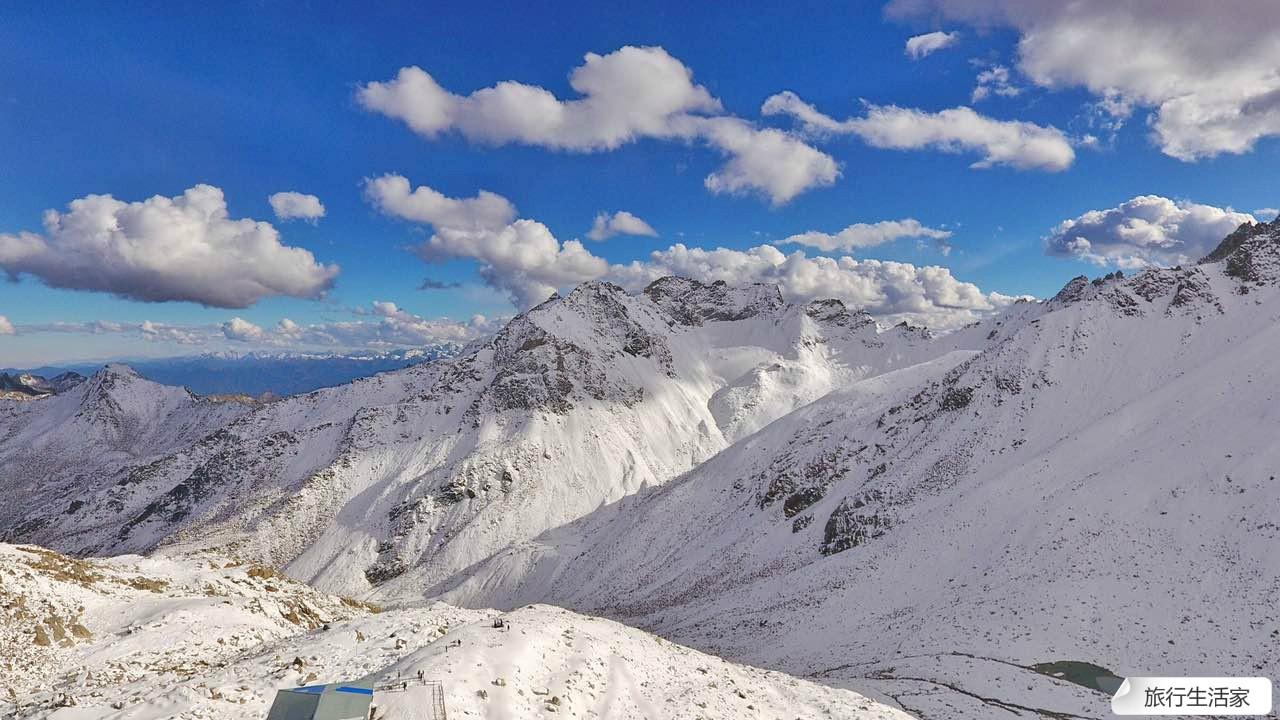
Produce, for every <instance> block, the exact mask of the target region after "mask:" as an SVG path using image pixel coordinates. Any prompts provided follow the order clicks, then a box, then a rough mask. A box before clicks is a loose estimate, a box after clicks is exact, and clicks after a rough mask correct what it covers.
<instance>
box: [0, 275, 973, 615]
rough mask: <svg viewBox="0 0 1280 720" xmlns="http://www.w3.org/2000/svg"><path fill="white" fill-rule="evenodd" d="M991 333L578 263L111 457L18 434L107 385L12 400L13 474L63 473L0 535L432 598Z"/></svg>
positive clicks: (759, 288)
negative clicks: (461, 328) (232, 564)
mask: <svg viewBox="0 0 1280 720" xmlns="http://www.w3.org/2000/svg"><path fill="white" fill-rule="evenodd" d="M980 342H981V338H980V337H976V336H972V335H971V334H964V333H961V334H957V335H955V336H953V337H949V338H947V339H945V340H935V339H932V338H930V337H929V335H928V333H926V332H924V331H922V330H919V329H914V328H908V327H905V326H902V327H896V328H891V329H888V330H885V331H883V332H882V331H880V330H879V329H878V328H877V327H876V324H875V322H874V321H873V320H872V319H871V318H870V317H869V316H868V315H866V314H865V313H860V312H850V311H848V310H846V309H845V307H844V306H843V305H841V304H840V303H839V302H837V301H819V302H814V303H810V304H807V305H803V306H795V305H789V304H787V303H785V302H783V300H782V297H781V295H780V294H779V292H778V290H777V288H776V287H773V286H764V285H754V286H748V287H742V288H733V287H728V286H726V285H724V284H723V283H719V284H712V285H704V284H701V283H697V282H694V281H690V280H683V279H679V278H666V279H663V280H659V281H657V282H655V283H654V284H653V285H651V286H650V287H649V288H647V289H646V290H645V291H644V292H643V293H640V294H637V295H630V294H628V293H626V292H625V291H623V290H622V289H621V288H618V287H616V286H612V285H609V284H606V283H587V284H584V285H582V286H580V287H579V288H578V289H576V290H575V291H574V292H573V293H572V294H570V295H568V296H567V297H564V298H553V299H551V300H549V301H547V302H546V303H543V304H542V305H540V306H538V307H536V308H534V309H532V310H530V311H529V312H528V313H526V314H524V315H521V316H519V317H517V318H515V319H514V320H512V321H511V323H509V324H508V325H507V326H506V327H505V328H504V329H503V330H502V331H501V332H500V333H498V334H497V335H496V336H495V337H493V338H491V339H489V340H487V341H484V342H480V343H478V344H476V345H474V346H472V347H471V348H469V349H468V350H466V351H465V352H463V353H461V354H460V355H459V356H457V357H456V358H452V359H448V360H444V361H440V362H436V363H430V364H424V365H419V366H415V367H412V368H408V369H405V370H401V371H397V372H391V373H384V374H382V375H378V376H375V377H372V378H367V379H363V380H359V381H356V382H353V383H351V384H348V385H344V386H341V387H337V388H331V389H327V390H321V391H316V392H313V393H309V394H307V395H302V396H297V397H293V398H289V399H287V400H284V401H281V402H276V403H271V404H269V405H266V406H262V407H259V408H256V409H254V410H253V411H251V412H250V411H247V410H245V409H243V408H238V407H237V408H236V409H235V412H236V413H239V414H238V415H235V416H234V417H232V416H230V415H231V413H232V411H231V410H225V411H224V412H223V413H222V414H218V415H216V416H215V417H209V418H206V417H205V415H202V414H200V413H204V412H206V408H207V407H208V406H209V403H208V402H207V401H198V402H195V404H194V405H192V406H191V407H190V408H187V409H182V408H170V405H168V404H165V405H163V408H160V409H157V410H156V412H155V413H153V415H154V417H155V418H157V419H156V421H155V423H156V427H157V428H158V429H164V430H165V431H166V432H167V433H168V434H160V435H154V436H153V435H150V434H146V433H132V434H126V435H125V436H124V437H126V438H129V439H132V440H133V443H132V445H128V446H127V447H126V446H125V443H124V442H123V441H121V443H120V445H121V447H120V452H117V453H116V454H115V455H112V456H111V458H112V459H113V462H112V463H106V462H103V461H101V460H99V459H98V453H97V449H96V448H97V447H98V446H97V445H93V444H88V445H85V446H84V447H83V448H76V447H74V443H73V442H70V441H69V442H68V443H60V444H58V445H57V447H54V448H52V450H53V451H54V452H53V455H50V454H49V453H43V452H42V451H41V447H40V446H39V445H36V446H32V445H30V444H29V436H33V435H39V436H41V437H46V435H45V434H46V433H56V432H61V431H60V430H59V431H54V430H53V429H52V428H54V427H56V423H57V421H58V420H59V418H61V417H63V416H69V415H70V414H71V413H75V415H74V417H75V418H76V422H77V423H89V422H90V421H92V420H93V419H94V418H96V417H97V416H96V415H92V414H89V413H86V411H84V410H83V409H82V406H81V405H77V404H76V403H77V402H87V401H88V399H91V398H96V397H97V396H96V395H85V398H83V399H79V400H78V398H79V396H75V397H73V396H72V395H70V394H68V395H67V396H65V397H61V396H60V397H58V398H54V399H53V400H51V401H49V402H50V404H49V405H43V404H41V403H43V402H44V401H41V402H39V403H26V404H25V406H24V409H23V410H22V411H21V413H22V414H20V415H15V414H12V411H11V414H10V416H8V418H6V417H4V416H0V468H4V469H5V474H4V476H3V480H4V482H5V484H6V485H12V484H17V485H20V486H24V487H29V488H30V487H35V486H36V484H37V483H34V482H30V481H31V480H36V479H37V476H36V475H28V473H26V472H25V471H24V470H23V468H25V467H38V468H39V473H41V475H40V477H45V478H53V479H55V480H56V482H54V483H53V484H52V485H50V488H52V490H51V491H46V492H43V493H40V494H39V495H23V496H22V501H21V502H20V504H19V508H20V509H18V510H16V511H15V513H13V514H12V515H11V516H4V515H0V520H2V521H3V522H0V532H4V533H5V534H4V535H3V536H0V537H6V538H7V539H9V540H11V541H20V542H34V543H37V544H41V545H45V546H49V547H54V548H57V549H60V550H64V551H68V552H74V553H89V554H111V553H118V552H150V551H153V550H156V549H157V548H160V549H162V550H163V551H164V552H167V553H180V552H188V551H202V550H208V549H216V550H217V551H219V552H222V553H225V554H229V555H232V556H234V557H239V558H243V559H245V560H247V561H255V562H262V563H266V564H269V565H271V566H273V567H281V568H284V569H285V570H286V572H288V573H289V574H290V575H292V576H294V577H296V578H299V579H303V580H306V581H308V582H311V583H313V584H314V585H316V586H317V587H320V588H322V589H325V590H328V591H332V592H339V593H343V594H348V595H365V594H368V593H370V592H371V591H374V590H377V591H378V593H379V594H380V595H381V596H383V597H391V596H393V595H398V596H401V597H420V596H421V595H422V594H423V592H424V591H425V590H426V589H428V588H430V587H432V586H434V585H436V584H439V583H443V582H448V581H452V580H453V579H454V576H455V575H456V573H458V572H460V571H463V570H464V569H465V568H467V567H469V566H471V565H472V564H474V563H476V562H479V561H481V560H484V559H485V558H487V557H489V556H490V555H491V554H493V553H495V552H498V551H500V550H502V549H504V548H506V547H508V546H509V545H511V544H512V543H516V542H521V541H524V540H527V539H530V538H533V537H535V536H536V535H538V534H539V533H541V532H543V531H545V530H548V529H551V528H555V527H558V526H560V525H563V524H564V523H567V522H570V521H572V520H575V519H577V518H579V517H581V516H583V515H586V514H587V513H589V512H591V511H593V510H595V509H596V508H598V507H601V506H602V505H605V504H607V503H610V502H614V501H617V500H619V499H620V498H623V497H625V496H627V495H629V494H631V493H634V492H636V491H638V490H640V489H641V488H644V487H647V486H656V485H660V484H662V483H664V482H666V481H667V480H669V479H670V478H672V477H674V476H676V475H678V474H680V473H682V472H684V471H686V470H688V469H690V468H692V467H694V466H695V465H697V464H698V463H700V462H702V461H703V460H705V459H707V458H709V457H711V456H712V455H714V454H715V453H716V452H718V451H720V450H721V449H723V448H724V447H726V446H727V445H728V444H729V443H730V442H732V441H733V440H736V439H738V438H740V437H743V436H745V435H747V434H749V433H751V432H753V431H755V430H756V429H758V428H760V427H762V426H763V425H765V424H767V423H768V422H769V421H771V420H774V419H775V418H777V417H780V416H782V415H784V414H786V413H788V412H790V411H792V410H794V409H795V408H797V407H800V406H802V405H804V404H805V403H808V402H810V401H812V400H815V399H817V398H819V397H821V396H823V395H825V394H826V393H828V392H829V391H831V390H832V389H833V388H835V387H839V386H842V385H845V384H847V383H849V382H851V381H853V380H856V379H858V378H862V377H868V376H873V375H876V374H878V373H880V372H883V371H885V370H889V369H893V368H898V367H904V366H909V365H913V364H915V363H917V362H920V361H921V360H925V359H929V358H932V357H935V356H937V355H939V354H941V353H943V352H945V351H947V349H949V348H951V347H952V346H954V345H955V344H957V343H971V344H975V346H976V344H977V343H980ZM107 385H111V386H113V387H115V386H121V385H127V387H128V388H129V389H130V392H128V393H121V392H117V393H116V394H117V395H126V396H127V397H129V398H135V397H142V396H144V395H145V393H142V392H134V391H133V390H134V389H144V387H145V386H152V385H153V384H151V383H145V381H141V380H140V379H138V378H136V377H133V376H131V375H129V374H128V373H127V371H126V370H123V369H120V368H108V369H107V370H104V371H103V372H101V373H99V374H98V375H95V377H94V378H93V379H91V380H90V381H89V382H88V383H85V387H86V390H85V392H86V393H91V392H92V388H95V387H102V386H107ZM170 390H171V391H172V392H169V393H168V394H174V393H181V394H182V396H183V397H187V398H188V400H190V396H189V394H187V393H185V392H183V391H180V390H177V389H170ZM152 395H154V396H156V397H160V396H165V397H167V395H166V394H165V393H152ZM193 402H194V401H193ZM54 403H57V404H54ZM119 404H121V405H124V404H125V403H123V402H122V403H119ZM161 410H163V412H161ZM116 424H117V425H119V424H120V423H116ZM112 427H114V426H112ZM179 430H181V433H179ZM100 432H102V431H100V430H99V429H98V428H97V426H96V425H94V426H91V427H89V428H87V429H85V430H83V431H80V430H77V434H79V435H85V436H89V437H94V434H95V433H100ZM179 435H180V436H179ZM51 437H60V436H58V435H56V434H55V435H51ZM42 442H44V441H42ZM64 446H65V447H64ZM113 447H114V446H113ZM116 458H119V460H118V461H117V460H116ZM125 460H127V462H126V461H125Z"/></svg>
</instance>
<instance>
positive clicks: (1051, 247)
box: [1045, 195, 1255, 268]
mask: <svg viewBox="0 0 1280 720" xmlns="http://www.w3.org/2000/svg"><path fill="white" fill-rule="evenodd" d="M1254 220H1255V218H1254V216H1252V215H1250V214H1248V213H1241V212H1236V211H1234V210H1232V209H1231V208H1219V207H1214V206H1213V205H1201V204H1199V203H1193V202H1190V201H1188V200H1179V201H1174V200H1170V199H1169V198H1166V197H1161V196H1159V195H1141V196H1138V197H1135V198H1133V199H1132V200H1129V201H1127V202H1124V203H1121V204H1120V205H1118V206H1116V207H1113V208H1107V209H1105V210H1091V211H1089V212H1087V213H1085V214H1083V215H1081V216H1080V217H1077V218H1074V219H1071V220H1066V221H1064V222H1062V223H1060V224H1059V225H1058V226H1057V227H1056V228H1054V229H1053V232H1052V233H1051V234H1050V235H1049V236H1048V237H1047V238H1045V249H1046V252H1048V254H1050V255H1058V256H1063V257H1074V258H1078V259H1081V260H1087V261H1089V262H1092V263H1095V264H1098V265H1113V266H1117V267H1121V268H1141V267H1147V266H1150V265H1159V266H1169V265H1182V264H1187V263H1191V262H1195V261H1196V260H1198V259H1200V258H1202V257H1204V256H1205V255H1208V254H1209V252H1210V251H1212V250H1213V249H1214V248H1215V247H1217V245H1218V243H1219V242H1221V241H1222V239H1223V238H1224V237H1226V236H1227V235H1228V234H1230V233H1231V232H1232V231H1234V230H1235V229H1236V228H1238V227H1240V225H1241V224H1243V223H1246V222H1253V221H1254Z"/></svg>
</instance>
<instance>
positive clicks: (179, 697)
mask: <svg viewBox="0 0 1280 720" xmlns="http://www.w3.org/2000/svg"><path fill="white" fill-rule="evenodd" d="M0 579H3V583H0V601H2V607H3V608H4V609H3V612H4V620H5V622H4V623H3V624H0V647H2V648H3V656H2V657H3V658H4V663H3V665H0V693H2V695H0V713H4V714H5V717H14V718H23V719H26V718H49V719H57V720H89V719H98V718H118V719H120V720H125V719H128V720H161V719H165V720H168V719H176V718H182V719H190V720H195V719H197V718H199V719H210V720H211V719H213V718H218V719H219V720H221V719H227V720H236V719H241V718H243V719H244V720H249V719H253V720H258V719H260V718H262V717H263V716H264V715H265V713H266V711H267V708H268V707H269V706H270V704H271V701H272V699H273V698H274V696H275V692H276V689H277V688H281V687H296V686H299V685H304V684H315V683H319V682H329V681H339V680H358V679H362V678H366V677H367V678H369V679H372V680H375V681H394V680H396V679H398V678H405V679H409V680H413V679H416V677H417V672H418V671H419V670H422V671H423V672H424V673H425V674H426V675H427V677H429V678H431V679H434V680H438V681H440V682H441V683H442V685H443V690H444V695H445V703H446V708H447V711H448V714H449V717H452V718H466V717H475V718H480V717H484V718H535V717H556V718H602V717H603V718H644V717H648V718H654V717H664V718H695V717H700V718H708V719H717V718H723V719H725V720H728V719H730V718H739V717H755V716H758V717H805V718H811V717H812V718H821V717H830V718H851V719H863V720H905V719H906V717H907V716H905V715H903V714H902V713H900V712H897V711H894V710H892V709H889V708H887V707H884V706H882V705H878V704H876V703H874V702H872V701H869V700H867V699H866V698H864V697H862V696H859V695H857V694H856V693H853V692H849V691H845V690H837V689H834V688H830V687H825V686H822V685H818V684H815V683H812V682H807V681H803V680H798V679H796V678H792V677H788V676H785V675H782V674H780V673H776V672H768V671H764V670H757V669H755V668H750V667H745V666H741V665H736V664H733V663H728V662H725V661H723V660H721V659H719V658H715V657H711V656H708V655H704V654H702V653H699V652H697V651H694V650H690V649H688V648H684V647H681V646H679V645H674V644H672V643H670V642H667V641H665V640H662V639H661V638H658V637H655V636H652V635H649V634H647V633H644V632H642V631H639V630H634V629H631V628H627V627H625V626H622V625H619V624H618V623H615V622H612V621H609V620H603V619H598V618H588V617H584V616H581V615H577V614H575V613H571V612H568V611H566V610H562V609H559V608H551V607H546V606H535V607H528V608H523V609H521V610H517V611H515V612H512V613H508V614H506V615H504V616H502V617H503V619H504V620H505V622H506V627H505V628H504V629H495V628H493V627H492V626H493V622H492V619H493V618H494V617H497V613H496V612H494V611H489V610H461V609H458V608H453V607H450V606H447V605H443V604H434V605H430V606H424V607H417V608H404V609H399V610H389V611H386V612H375V610H376V608H371V607H368V606H364V605H362V604H359V603H355V602H351V601H344V600H341V599H339V598H334V597H330V596H326V595H323V594H320V593H318V592H316V591H314V590H311V589H310V588H307V587H306V586H303V585H300V584H297V583H295V582H293V581H291V580H288V579H287V578H282V577H280V576H277V575H275V574H274V573H272V572H270V571H268V570H266V569H265V568H262V567H246V566H228V565H227V563H224V562H213V561H212V560H211V559H209V558H204V559H200V560H194V559H193V560H188V561H173V560H158V559H151V560H147V559H143V558H138V557H120V558H111V559H106V560H97V561H92V562H88V561H82V560H74V559H72V558H68V557H65V556H60V555H57V554H56V553H52V552H50V551H48V550H43V549H41V548H36V547H32V546H11V545H0ZM40 633H43V635H41V634H40ZM42 637H43V638H44V640H45V641H48V643H49V644H47V645H45V644H40V643H41V638H42ZM424 692H425V688H424V687H423V686H421V685H417V684H414V683H411V684H409V685H408V687H407V690H405V691H403V692H380V693H378V694H377V695H376V696H375V700H374V702H375V705H376V706H377V707H378V710H379V717H380V718H385V719H386V720H397V719H399V720H411V719H413V720H420V719H421V718H423V717H424V716H423V715H422V713H423V708H424V698H423V693H424Z"/></svg>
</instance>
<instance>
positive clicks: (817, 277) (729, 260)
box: [610, 244, 1016, 330]
mask: <svg viewBox="0 0 1280 720" xmlns="http://www.w3.org/2000/svg"><path fill="white" fill-rule="evenodd" d="M664 275H683V276H685V277H692V278H695V279H698V280H702V281H704V282H715V281H716V280H724V281H725V282H727V283H731V284H740V283H749V282H765V283H773V284H776V285H778V286H779V287H780V288H781V290H782V293H783V295H784V296H785V297H786V298H787V299H788V300H790V301H792V302H807V301H809V300H816V299H820V298H838V299H840V300H842V301H844V302H845V303H846V304H847V305H849V306H850V307H854V308H864V309H866V310H867V311H868V312H870V313H872V314H873V315H875V316H877V317H878V318H879V319H881V320H882V321H886V322H893V323H896V322H899V321H902V320H907V321H909V322H911V323H914V324H924V325H928V326H929V327H933V328H937V329H943V330H945V329H952V328H956V327H959V326H961V325H965V324H967V323H970V322H973V321H974V320H976V319H978V318H980V317H982V316H983V315H985V314H988V313H991V312H994V311H995V310H997V309H999V308H1001V307H1004V306H1006V305H1008V304H1010V303H1012V302H1013V301H1014V300H1016V298H1014V297H1010V296H1006V295H1001V294H999V293H983V292H982V291H981V290H980V289H979V288H978V286H976V285H974V284H972V283H967V282H961V281H959V280H957V279H956V278H955V277H954V276H953V275H952V274H951V271H950V270H948V269H947V268H945V267H939V266H925V267H919V266H916V265H912V264H910V263H902V262H889V261H881V260H857V259H854V258H852V257H847V256H846V257H840V258H829V257H822V256H819V257H808V256H806V255H805V253H804V252H803V251H800V250H797V251H795V252H793V253H791V254H789V255H788V254H785V253H783V252H782V251H781V250H779V249H777V248H776V247H774V246H772V245H760V246H757V247H753V248H751V249H749V250H730V249H726V248H716V249H714V250H707V249H704V248H697V247H686V246H685V245H683V244H679V245H673V246H672V247H670V248H668V249H667V250H661V251H656V252H654V253H652V254H651V255H650V257H649V258H648V260H646V261H636V262H632V263H630V264H629V265H615V266H614V267H613V268H612V269H611V271H610V279H612V280H614V281H615V282H617V283H619V284H620V285H623V286H624V287H627V288H630V289H639V288H642V287H644V285H646V284H647V283H649V282H652V281H653V280H655V279H657V278H659V277H662V276H664Z"/></svg>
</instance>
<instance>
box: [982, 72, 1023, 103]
mask: <svg viewBox="0 0 1280 720" xmlns="http://www.w3.org/2000/svg"><path fill="white" fill-rule="evenodd" d="M1021 94H1022V88H1020V87H1018V86H1017V85H1014V84H1013V80H1012V78H1011V75H1010V73H1009V68H1007V67H1005V66H1004V65H991V66H988V67H987V68H986V69H984V70H983V71H982V72H980V73H978V84H977V85H976V86H975V87H974V88H973V96H972V102H975V103H977V102H982V101H983V100H986V99H987V98H989V97H991V96H992V95H999V96H1000V97H1017V96H1018V95H1021Z"/></svg>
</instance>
